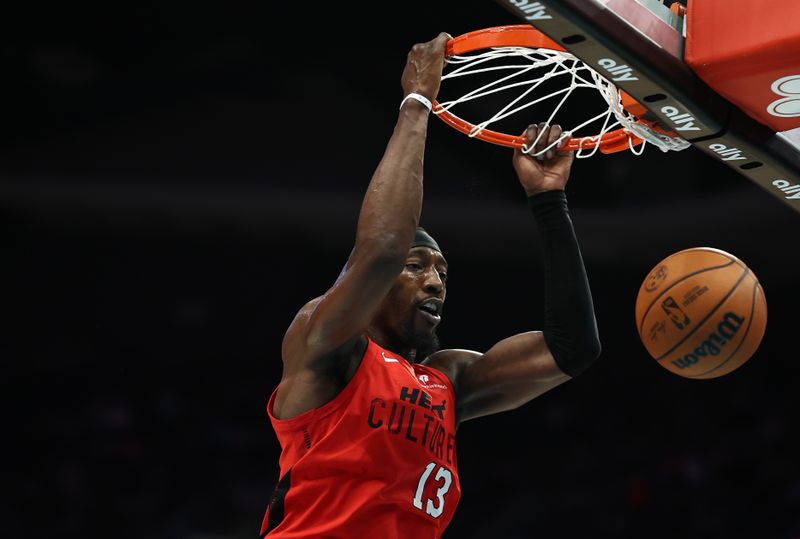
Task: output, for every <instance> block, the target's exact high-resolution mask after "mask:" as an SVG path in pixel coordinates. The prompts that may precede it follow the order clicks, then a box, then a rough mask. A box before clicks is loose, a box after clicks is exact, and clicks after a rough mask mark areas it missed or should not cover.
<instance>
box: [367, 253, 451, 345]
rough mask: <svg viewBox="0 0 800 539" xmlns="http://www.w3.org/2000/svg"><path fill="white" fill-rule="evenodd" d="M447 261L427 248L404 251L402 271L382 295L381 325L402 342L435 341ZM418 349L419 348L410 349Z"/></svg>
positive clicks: (445, 292)
mask: <svg viewBox="0 0 800 539" xmlns="http://www.w3.org/2000/svg"><path fill="white" fill-rule="evenodd" d="M446 282H447V262H446V261H445V259H444V257H443V256H442V254H441V253H440V252H438V251H435V250H433V249H431V248H429V247H414V248H412V249H410V250H409V251H408V256H407V257H406V263H405V266H404V267H403V271H401V272H400V275H398V276H397V280H396V281H395V283H394V285H393V286H392V288H391V290H389V293H388V294H387V296H386V300H385V301H384V304H383V307H382V308H381V313H380V314H379V318H380V319H381V322H382V323H381V325H382V326H384V327H385V328H386V329H388V330H390V331H391V332H392V333H393V334H395V335H396V336H398V337H399V338H401V340H403V341H406V343H409V341H410V343H411V344H414V343H416V344H419V345H420V346H421V345H423V344H425V343H424V342H419V341H430V340H431V339H433V338H435V335H436V333H435V332H436V326H438V325H439V322H441V320H442V307H443V306H444V299H445V295H446V294H447V285H446ZM413 347H414V348H419V346H413Z"/></svg>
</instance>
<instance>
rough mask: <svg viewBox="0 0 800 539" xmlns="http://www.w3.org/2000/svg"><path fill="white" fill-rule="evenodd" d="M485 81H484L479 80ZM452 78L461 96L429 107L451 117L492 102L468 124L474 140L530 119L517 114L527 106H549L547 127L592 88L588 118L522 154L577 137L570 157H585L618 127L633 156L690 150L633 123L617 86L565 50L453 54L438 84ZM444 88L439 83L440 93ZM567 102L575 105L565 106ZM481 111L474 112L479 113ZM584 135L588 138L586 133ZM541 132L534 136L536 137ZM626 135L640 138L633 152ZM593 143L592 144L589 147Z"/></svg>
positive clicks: (506, 49)
mask: <svg viewBox="0 0 800 539" xmlns="http://www.w3.org/2000/svg"><path fill="white" fill-rule="evenodd" d="M498 76H499V78H498ZM487 78H488V79H489V82H485V81H486V80H487ZM456 80H458V81H459V84H458V87H459V89H462V91H460V92H459V93H460V94H461V95H460V96H459V97H455V98H447V99H446V100H442V98H441V97H442V92H440V101H439V107H437V108H436V109H434V113H436V114H441V113H443V112H445V111H446V112H448V113H449V114H453V115H454V116H455V115H456V114H455V112H454V109H456V108H458V107H461V106H463V105H465V104H466V103H469V102H472V101H475V100H483V101H487V100H489V101H491V102H492V103H493V106H492V107H491V108H492V109H493V110H496V112H494V113H493V114H491V115H490V116H489V117H486V118H484V119H482V120H480V121H477V122H475V121H471V122H469V123H471V124H473V126H474V127H473V128H472V129H471V130H470V132H469V133H468V135H469V136H470V137H475V136H478V135H479V134H480V133H481V132H482V131H483V130H485V129H489V128H490V126H494V125H495V124H500V123H502V122H504V121H506V120H508V119H509V118H511V117H512V116H515V115H516V116H527V117H530V116H529V115H520V113H521V112H522V111H528V112H531V110H530V109H531V108H532V107H538V106H540V105H542V104H545V105H546V106H548V107H550V108H551V111H550V113H549V114H548V117H547V120H546V123H547V124H548V125H551V124H552V123H553V122H554V120H556V119H557V117H558V115H559V113H560V112H561V111H562V109H564V108H567V109H570V108H571V109H572V110H580V111H583V110H585V109H586V108H587V101H588V100H587V99H586V96H585V94H581V95H580V96H578V97H577V98H576V96H577V94H580V93H581V91H585V90H593V91H594V92H595V93H596V94H598V95H599V96H600V97H601V98H602V99H601V100H599V101H598V104H599V112H597V111H594V112H591V113H590V114H589V116H590V117H589V119H588V120H584V119H581V120H577V121H573V124H572V125H570V126H569V127H566V126H562V127H563V128H564V132H563V134H562V136H561V138H560V139H558V140H556V141H554V142H553V143H551V144H550V145H548V146H547V147H545V148H543V149H541V150H540V151H538V152H535V153H531V150H532V149H533V148H534V147H535V146H536V144H537V143H538V138H537V140H536V141H534V143H533V145H531V147H530V148H529V147H527V146H523V151H524V152H525V153H531V155H535V156H539V155H542V154H544V153H545V152H546V151H548V150H550V149H553V148H555V147H557V146H559V145H560V144H561V141H562V140H564V139H565V138H579V139H580V140H581V144H580V146H579V147H578V148H577V151H576V153H575V155H576V157H579V158H583V157H590V156H592V155H594V154H595V153H596V152H597V151H598V150H599V149H600V144H599V142H600V141H602V140H603V137H609V136H610V135H609V133H611V132H612V131H614V130H619V129H620V128H622V129H623V130H624V132H625V133H626V136H627V141H628V147H629V149H630V150H631V152H633V153H634V154H635V155H640V154H641V153H642V152H643V151H644V147H645V145H646V144H647V143H648V142H649V143H651V144H654V145H655V146H656V147H658V148H659V149H661V150H662V151H664V152H667V151H670V150H672V151H679V150H683V149H685V148H687V147H689V146H690V144H689V143H688V142H686V141H685V140H683V139H681V138H679V137H672V136H668V135H665V134H663V133H659V132H656V131H655V130H653V129H652V128H651V127H649V126H648V125H647V124H644V123H640V122H638V119H637V118H636V117H634V116H633V115H631V114H630V113H629V112H628V111H626V110H625V109H624V107H623V105H622V99H621V95H620V92H619V90H618V89H617V87H616V86H615V85H614V84H613V83H611V82H609V81H608V80H606V79H605V78H604V77H603V76H602V75H600V74H599V73H598V72H597V71H595V70H594V69H592V68H591V67H589V66H587V65H586V64H584V63H583V62H582V61H581V60H580V59H578V58H577V57H575V56H574V55H572V54H570V53H569V52H561V51H554V50H549V49H532V48H527V47H495V48H491V49H487V50H484V51H481V52H478V53H474V54H469V55H464V56H459V55H454V56H450V57H449V58H448V64H447V67H446V69H445V73H444V75H443V76H442V81H443V82H444V81H451V83H448V84H447V86H448V87H450V86H455V84H453V82H454V81H456ZM444 88H445V85H444V84H443V85H442V89H444ZM463 88H467V89H466V90H463ZM554 88H555V89H554ZM576 91H577V92H576ZM509 96H510V97H509ZM570 99H573V103H575V102H577V104H576V105H572V104H570ZM576 100H577V101H576ZM596 101H597V100H596ZM498 103H499V104H498ZM553 104H554V105H553ZM486 108H487V107H483V108H481V109H479V110H481V111H485V109H486ZM484 113H485V112H484ZM473 114H475V112H473ZM573 116H574V115H573ZM537 123H538V122H537ZM525 125H527V124H525ZM491 128H492V129H494V127H491ZM584 132H591V133H592V134H591V135H586V134H583V133H584ZM542 133H543V132H540V134H539V137H541V136H542ZM630 135H635V136H636V137H638V138H639V139H641V140H642V143H641V144H640V145H638V149H637V147H636V145H635V143H634V138H633V137H632V136H630ZM595 142H597V143H598V144H593V143H595ZM638 142H639V141H638V140H636V143H638Z"/></svg>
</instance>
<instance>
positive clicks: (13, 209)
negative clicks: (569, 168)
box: [0, 1, 800, 539]
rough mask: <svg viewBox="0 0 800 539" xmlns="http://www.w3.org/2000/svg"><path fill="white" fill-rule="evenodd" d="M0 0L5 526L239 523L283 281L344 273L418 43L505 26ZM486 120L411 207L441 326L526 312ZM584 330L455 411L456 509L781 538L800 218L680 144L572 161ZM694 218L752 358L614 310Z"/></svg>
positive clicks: (520, 248) (798, 448) (447, 17)
mask: <svg viewBox="0 0 800 539" xmlns="http://www.w3.org/2000/svg"><path fill="white" fill-rule="evenodd" d="M6 15H7V16H5V17H4V20H2V22H0V30H1V31H2V32H1V33H2V48H1V49H0V54H2V61H3V72H4V73H3V74H4V76H3V77H2V87H1V88H0V98H2V100H1V101H0V103H2V104H1V105H0V110H2V114H0V118H2V124H1V125H2V129H0V206H1V208H2V217H0V219H1V221H0V223H1V224H2V231H3V245H4V249H3V252H4V257H3V269H4V275H3V282H4V297H5V300H4V301H3V306H4V315H5V316H4V323H3V326H2V327H3V338H2V348H0V354H2V366H3V375H2V393H3V396H4V403H3V412H4V415H3V423H4V427H5V428H4V434H5V435H4V444H3V445H4V446H5V448H6V450H7V451H9V452H10V456H8V457H7V458H6V459H5V464H6V466H5V468H6V470H5V472H4V480H3V487H4V488H3V490H4V498H5V499H6V501H4V502H3V503H2V506H0V518H1V519H2V525H0V526H1V529H3V535H4V536H6V537H26V538H27V537H30V538H34V537H35V538H40V537H61V538H68V537H82V538H95V537H97V538H106V537H115V538H145V537H147V538H196V539H200V538H203V539H209V538H247V537H256V536H257V535H258V530H259V526H260V520H261V517H262V514H263V511H264V508H265V506H266V503H267V500H268V497H269V494H270V491H271V489H272V488H273V486H274V484H275V481H276V480H277V473H278V467H277V457H278V453H279V446H278V444H277V441H276V439H275V437H274V434H273V432H272V430H271V427H270V425H269V422H268V420H267V416H266V414H265V404H266V401H267V398H268V396H269V393H270V392H271V391H272V389H273V388H274V387H275V385H276V384H277V382H278V381H279V379H280V372H281V361H280V341H281V337H282V335H283V331H284V330H285V328H286V327H287V325H288V323H289V322H290V320H291V319H292V317H293V316H294V314H295V312H296V310H297V309H298V308H299V307H300V306H301V305H302V304H303V303H304V302H305V301H307V300H308V299H310V298H312V297H314V296H316V295H318V294H320V293H321V292H323V291H324V290H325V289H326V288H327V287H328V286H329V285H330V284H331V283H332V282H333V281H334V279H335V278H336V276H337V274H338V272H339V270H340V268H341V266H342V264H343V263H344V262H345V260H346V257H347V255H348V254H349V250H350V248H351V247H352V243H353V239H354V232H355V224H356V220H357V216H358V209H359V206H360V201H361V197H362V194H363V192H364V189H365V187H366V185H367V183H368V181H369V178H370V176H371V174H372V172H373V170H374V168H375V166H376V164H377V163H378V161H379V159H380V157H381V155H382V152H383V148H384V145H385V143H386V141H387V140H388V137H389V135H390V134H391V130H392V128H393V125H394V122H395V120H396V118H397V106H398V105H399V102H400V99H401V98H402V90H401V88H400V82H399V81H400V73H401V71H402V68H403V65H404V62H405V56H406V53H407V52H408V49H409V48H410V46H411V45H412V44H413V43H416V42H420V41H427V40H428V39H431V38H433V37H434V36H435V35H436V34H437V33H438V32H439V31H447V32H449V33H450V34H452V35H458V34H461V33H463V32H466V31H470V30H475V29H478V28H482V27H487V26H494V25H498V24H517V23H518V22H519V21H517V20H516V19H514V18H513V17H512V16H511V15H510V14H509V13H508V12H506V11H505V10H504V9H503V8H502V7H500V6H499V5H497V4H495V3H493V2H491V1H481V2H478V1H470V2H458V3H452V2H427V3H425V2H404V3H387V4H371V5H366V4H357V3H352V4H348V5H340V4H339V3H331V2H323V3H319V5H318V4H315V3H296V4H292V5H289V4H288V3H268V2H261V3H235V2H228V3H194V4H188V3H187V4H156V3H146V2H145V3H142V2H139V3H113V4H107V5H106V6H105V7H99V8H98V7H97V6H92V7H89V6H84V7H82V6H79V5H77V6H76V5H72V4H69V5H66V4H62V5H61V6H59V7H53V6H44V5H39V4H35V5H34V4H30V5H28V7H15V8H13V9H12V8H9V9H8V10H7V12H6ZM510 158H511V153H510V150H509V149H507V148H503V147H499V146H493V145H490V144H487V143H483V142H480V141H477V140H471V139H468V137H466V136H464V135H461V134H459V133H457V132H455V131H453V130H452V129H451V128H449V127H447V126H446V125H444V124H443V123H441V122H439V121H438V120H436V119H431V123H430V129H429V139H428V147H427V153H426V161H425V172H426V200H425V206H424V210H423V218H422V224H423V225H424V226H426V227H427V228H428V229H429V230H430V231H431V232H432V233H433V234H434V236H435V237H436V238H437V239H438V240H439V242H440V243H441V245H442V246H443V248H444V250H445V253H446V255H447V258H448V260H449V263H450V276H451V278H450V283H449V289H450V290H449V295H448V304H447V308H446V310H445V317H444V319H445V321H444V323H443V324H442V326H441V328H440V336H441V339H442V344H443V346H445V347H458V348H473V349H477V350H485V349H486V348H487V347H489V346H491V345H492V344H493V343H494V342H496V341H497V340H499V339H501V338H504V337H506V336H509V335H512V334H514V333H517V332H520V331H525V330H529V329H538V328H540V327H541V322H542V311H541V271H540V258H539V250H538V249H539V245H538V243H537V236H536V231H535V227H534V226H533V222H532V219H531V217H530V216H529V214H528V212H527V209H526V207H525V203H524V196H523V193H522V190H521V187H520V186H519V185H518V183H517V181H516V177H515V175H514V173H513V170H512V168H511V165H510ZM567 192H568V195H569V197H570V205H571V209H572V215H573V220H574V223H575V226H576V229H577V233H578V236H579V239H580V242H581V246H582V250H583V255H584V258H585V262H586V267H587V271H588V274H589V277H590V280H591V284H592V289H593V294H594V301H595V307H596V311H597V314H598V324H599V328H600V333H601V339H602V342H603V355H602V358H601V360H600V361H599V362H598V363H597V364H596V365H594V366H593V367H592V368H591V369H590V370H589V371H587V372H586V373H585V374H584V375H582V376H581V377H579V378H576V379H575V380H573V381H571V382H570V383H568V384H566V385H564V386H561V387H559V388H557V389H556V390H554V391H552V392H551V393H549V394H546V395H544V396H542V397H541V398H540V399H537V400H536V401H533V402H532V403H530V404H528V405H526V406H524V407H522V408H520V409H518V410H515V411H512V412H507V413H504V414H499V415H495V416H491V417H487V418H482V419H478V420H475V421H472V422H469V423H466V424H464V426H463V427H462V428H461V429H460V430H459V441H458V443H459V459H460V469H461V479H462V484H463V497H462V502H461V505H460V507H459V509H458V511H457V512H456V516H455V518H454V520H453V522H452V524H451V525H450V527H449V529H448V531H447V532H446V534H445V537H446V538H450V539H455V538H465V539H466V538H478V537H486V536H492V537H504V538H506V537H508V538H510V537H536V538H539V539H551V538H553V539H557V538H561V539H577V538H585V537H593V538H606V537H608V538H636V539H649V538H670V539H672V538H682V539H686V538H704V539H710V538H726V539H733V538H737V539H738V538H743V539H744V538H747V539H791V538H792V537H796V536H800V469H798V468H799V466H798V455H800V443H799V442H798V441H797V439H796V437H795V436H794V433H795V431H796V430H797V427H798V425H797V424H798V419H799V418H800V412H799V411H798V409H799V408H798V405H799V404H800V397H798V394H797V392H796V390H795V378H796V376H797V375H798V372H800V369H799V368H798V365H797V361H796V353H797V352H796V342H797V341H796V328H795V326H794V323H795V321H796V319H795V316H794V310H795V309H794V306H795V299H796V293H795V284H796V278H795V274H796V268H797V264H798V261H800V260H798V259H799V258H800V257H798V254H797V249H796V246H795V238H796V236H797V230H798V227H800V216H798V215H797V214H796V213H795V212H794V211H793V210H791V209H789V208H788V207H787V206H786V205H784V204H783V203H782V202H780V201H779V200H778V199H777V198H775V197H774V196H772V195H771V194H769V193H767V192H766V191H764V190H763V189H762V188H760V187H758V186H755V185H754V184H751V183H750V182H749V181H747V180H746V179H744V178H743V177H741V176H739V175H738V174H735V173H733V172H732V171H730V170H729V169H728V168H727V167H725V166H724V165H722V164H720V163H717V162H715V161H713V160H711V159H710V158H708V157H706V156H704V155H703V154H701V153H700V152H699V151H697V150H695V149H694V148H690V149H688V150H686V151H684V152H680V153H675V152H671V153H669V154H663V153H661V152H660V151H658V150H657V149H655V148H653V147H649V148H646V150H645V152H644V155H642V156H640V157H634V156H632V155H630V154H629V153H622V154H616V155H610V156H604V155H597V156H595V157H592V158H590V159H586V160H580V161H577V162H576V164H575V166H574V167H573V174H572V179H571V181H570V184H569V186H568V189H567ZM695 246H711V247H716V248H719V249H723V250H726V251H728V252H730V253H733V254H735V255H736V256H738V257H739V258H740V259H742V260H743V261H744V262H745V263H747V264H748V266H749V267H750V268H751V269H752V270H753V271H754V272H755V274H756V275H757V276H758V278H759V279H760V281H761V284H762V285H763V287H764V290H765V294H766V298H767V302H768V304H769V322H768V326H767V332H766V335H765V337H764V340H763V342H762V344H761V346H760V348H759V350H758V351H757V352H756V354H755V355H754V356H753V357H752V359H751V360H750V361H749V362H748V363H746V364H745V365H744V366H742V367H741V368H740V369H738V370H736V371H734V372H733V373H731V374H729V375H726V376H723V377H721V378H718V379H714V380H706V381H697V380H688V379H684V378H681V377H679V376H677V375H674V374H672V373H670V372H668V371H666V370H665V369H663V368H661V367H660V366H658V365H657V364H656V363H655V361H654V360H652V359H651V358H650V357H649V355H648V354H647V352H646V350H645V349H644V347H643V346H642V343H641V341H640V340H639V337H638V335H637V332H636V328H635V322H634V318H633V309H634V303H635V299H636V293H637V291H638V288H639V285H640V283H641V282H642V280H643V278H644V277H645V275H646V274H647V272H648V271H649V270H650V269H651V268H652V267H653V266H654V265H655V264H656V263H658V262H659V261H660V260H661V259H663V258H664V257H666V256H667V255H669V254H671V253H673V252H675V251H677V250H680V249H684V248H687V247H695Z"/></svg>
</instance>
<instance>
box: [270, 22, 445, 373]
mask: <svg viewBox="0 0 800 539" xmlns="http://www.w3.org/2000/svg"><path fill="white" fill-rule="evenodd" d="M448 37H449V36H448V35H447V34H444V33H442V34H440V35H439V36H438V37H437V38H435V39H433V40H431V41H429V42H427V43H422V44H417V45H415V46H414V47H413V49H412V50H411V52H410V53H409V55H408V60H407V63H406V66H405V69H404V71H403V75H402V86H403V90H404V92H405V94H408V93H410V92H415V93H419V94H422V95H424V96H426V97H428V98H429V99H431V100H432V99H434V98H435V97H436V95H437V93H438V90H439V84H440V81H441V73H442V67H443V64H444V47H445V43H446V41H447V39H448ZM427 123H428V110H427V109H426V108H425V107H424V106H423V105H422V104H421V103H419V102H418V101H415V100H408V101H406V102H405V104H404V105H403V107H402V108H401V110H400V113H399V118H398V120H397V124H396V125H395V128H394V131H393V133H392V136H391V138H390V140H389V142H388V144H387V146H386V150H385V152H384V155H383V157H382V159H381V161H380V163H379V165H378V167H377V168H376V170H375V173H374V174H373V176H372V179H371V181H370V183H369V186H368V187H367V192H366V194H365V196H364V199H363V202H362V205H361V211H360V214H359V220H358V227H357V231H356V239H355V246H354V248H353V250H352V252H351V254H350V257H349V259H348V261H347V264H346V265H345V267H344V269H343V270H342V272H341V274H340V275H339V278H338V279H337V280H336V282H335V283H334V284H333V286H332V287H331V288H330V289H329V290H328V291H327V292H326V293H325V294H324V295H322V296H321V297H319V298H316V299H314V300H312V301H311V302H309V303H308V304H307V305H306V306H304V307H303V309H301V310H300V312H299V313H298V315H297V316H296V317H295V319H294V321H293V322H292V324H291V325H290V327H289V329H288V330H287V332H286V335H285V336H284V341H283V361H284V380H286V378H287V376H288V377H290V376H292V375H293V374H295V373H298V372H301V371H303V370H308V369H312V370H314V369H318V368H327V367H328V366H330V365H329V364H330V363H331V361H332V360H331V357H332V356H335V355H336V354H335V352H337V351H340V350H342V349H345V350H349V349H351V348H353V346H354V342H355V341H356V340H358V339H360V338H361V335H362V333H363V331H364V329H365V328H366V326H367V325H368V323H369V322H370V320H371V318H372V317H373V316H374V314H375V312H376V311H377V309H378V307H379V305H380V303H381V301H382V300H383V298H384V296H385V295H386V293H387V292H388V290H389V289H390V287H391V285H392V283H393V281H394V279H395V278H396V277H397V275H398V274H399V273H400V271H401V270H402V267H403V262H404V259H405V256H406V254H407V252H408V249H409V246H410V245H411V242H412V240H413V237H414V232H415V229H416V226H417V223H418V221H419V216H420V211H421V207H422V171H423V166H422V165H423V155H424V147H425V137H426V134H427ZM320 363H323V364H322V365H321V364H320Z"/></svg>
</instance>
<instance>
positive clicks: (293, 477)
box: [261, 340, 461, 539]
mask: <svg viewBox="0 0 800 539" xmlns="http://www.w3.org/2000/svg"><path fill="white" fill-rule="evenodd" d="M276 391H277V389H276ZM274 400H275V391H273V392H272V395H271V396H270V399H269V403H268V404H267V413H268V414H269V418H270V421H271V422H272V426H273V428H274V429H275V433H276V435H277V437H278V441H279V442H280V444H281V448H282V452H281V456H280V480H279V482H278V485H277V486H276V488H275V491H274V493H273V495H272V498H271V500H270V503H269V506H268V507H267V512H266V515H265V516H264V521H263V524H262V527H261V534H262V536H263V535H266V536H267V537H268V538H270V539H272V538H275V539H278V538H280V539H289V538H301V537H302V538H311V537H314V538H322V537H324V538H330V539H333V538H341V539H356V538H359V539H360V538H381V539H401V538H414V539H434V538H439V537H441V535H442V533H443V532H444V530H445V528H446V527H447V525H448V523H449V522H450V520H451V519H452V517H453V513H454V512H455V509H456V506H457V505H458V501H459V499H460V498H461V486H460V484H459V480H458V464H457V461H456V447H455V410H454V400H455V393H454V391H453V387H452V384H451V382H450V380H449V379H448V377H447V376H446V375H445V374H444V373H442V372H441V371H438V370H436V369H434V368H431V367H426V366H424V365H416V364H415V365H412V364H409V363H408V362H407V361H406V360H405V359H403V358H400V357H398V356H397V355H395V354H393V353H392V352H390V351H388V350H385V349H383V348H381V347H380V346H378V345H377V344H375V343H374V342H373V341H372V340H369V342H368V345H367V350H366V352H365V353H364V357H363V358H362V360H361V364H360V365H359V367H358V370H357V371H356V373H355V374H354V375H353V378H352V379H351V380H350V382H349V383H348V384H347V385H346V386H345V388H344V389H343V390H342V391H341V393H339V395H337V396H336V398H334V399H333V400H332V401H330V402H328V403H326V404H324V405H323V406H321V407H319V408H316V409H314V410H309V411H308V412H305V413H303V414H300V415H299V416H297V417H293V418H290V419H284V420H281V419H277V418H276V417H275V416H274V415H273V414H272V406H273V402H274Z"/></svg>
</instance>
